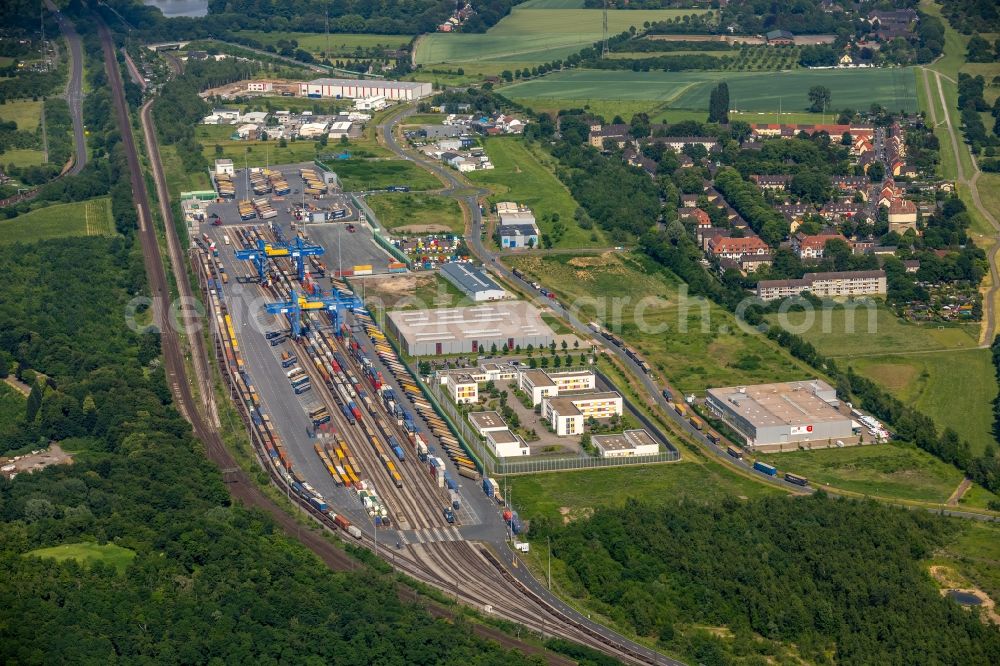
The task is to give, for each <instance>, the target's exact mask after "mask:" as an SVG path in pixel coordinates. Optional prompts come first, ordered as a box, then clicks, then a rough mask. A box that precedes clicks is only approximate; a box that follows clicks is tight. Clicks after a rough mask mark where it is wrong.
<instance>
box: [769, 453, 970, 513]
mask: <svg viewBox="0 0 1000 666" xmlns="http://www.w3.org/2000/svg"><path fill="white" fill-rule="evenodd" d="M758 457H759V458H761V459H763V460H765V461H767V462H769V463H771V464H772V465H774V466H776V467H777V468H778V469H779V470H780V471H781V472H782V473H784V472H792V473H794V474H801V475H802V476H805V477H807V478H808V479H809V482H810V484H811V485H812V486H813V487H815V488H822V487H823V486H825V485H829V486H833V487H835V488H843V489H844V490H851V491H854V492H857V493H865V494H871V495H877V496H879V497H898V498H900V499H908V500H921V501H926V502H939V503H942V504H943V503H944V502H945V501H946V500H947V499H948V497H950V496H951V494H952V492H954V490H955V488H956V487H958V484H959V483H961V482H962V478H963V475H962V473H961V472H960V471H958V470H957V469H955V468H954V467H953V466H951V465H949V464H947V463H944V462H941V461H940V460H938V459H937V458H935V457H934V456H932V455H931V454H929V453H927V452H925V451H921V450H920V449H918V448H916V447H915V446H909V445H904V444H899V445H896V444H883V445H877V446H854V447H847V448H843V449H823V450H818V451H793V452H788V453H778V454H770V455H760V456H758Z"/></svg>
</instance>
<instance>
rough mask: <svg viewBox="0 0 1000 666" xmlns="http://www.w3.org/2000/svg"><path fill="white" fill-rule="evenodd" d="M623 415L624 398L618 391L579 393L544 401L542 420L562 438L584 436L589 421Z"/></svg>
mask: <svg viewBox="0 0 1000 666" xmlns="http://www.w3.org/2000/svg"><path fill="white" fill-rule="evenodd" d="M621 413H622V397H621V395H619V394H618V392H616V391H606V392H601V393H579V394H576V395H565V396H555V397H549V398H544V399H543V400H542V418H544V419H547V420H548V421H549V423H550V424H551V425H552V429H553V430H555V432H556V435H559V436H560V437H566V436H569V435H581V434H583V426H584V423H585V422H586V420H587V419H590V418H594V419H609V418H611V417H612V416H616V415H618V416H620V415H621Z"/></svg>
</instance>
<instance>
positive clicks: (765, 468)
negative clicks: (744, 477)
mask: <svg viewBox="0 0 1000 666" xmlns="http://www.w3.org/2000/svg"><path fill="white" fill-rule="evenodd" d="M753 468H754V469H755V470H757V471H758V472H763V473H764V474H767V475H768V476H777V475H778V469H777V468H776V467H775V466H774V465H768V464H767V463H766V462H763V461H760V460H757V461H755V462H754V464H753Z"/></svg>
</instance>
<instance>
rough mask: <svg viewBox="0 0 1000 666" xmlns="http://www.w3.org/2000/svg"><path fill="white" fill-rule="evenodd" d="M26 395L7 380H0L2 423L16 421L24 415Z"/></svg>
mask: <svg viewBox="0 0 1000 666" xmlns="http://www.w3.org/2000/svg"><path fill="white" fill-rule="evenodd" d="M25 402H26V401H25V397H24V396H23V395H21V393H19V392H18V391H15V390H14V389H13V388H11V387H10V385H8V384H7V383H6V382H0V424H8V423H14V421H15V420H17V419H19V418H21V417H23V416H24V406H25Z"/></svg>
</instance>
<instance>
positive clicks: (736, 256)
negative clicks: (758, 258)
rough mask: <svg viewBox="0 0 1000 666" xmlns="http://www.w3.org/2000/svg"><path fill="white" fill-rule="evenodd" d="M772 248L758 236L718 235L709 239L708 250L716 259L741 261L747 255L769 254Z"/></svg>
mask: <svg viewBox="0 0 1000 666" xmlns="http://www.w3.org/2000/svg"><path fill="white" fill-rule="evenodd" d="M770 250H771V248H769V247H768V246H767V243H765V242H764V241H762V240H761V239H760V238H759V237H758V236H744V237H742V238H731V237H725V236H718V237H715V238H711V239H709V240H708V251H709V252H711V253H712V256H714V257H715V258H716V259H732V260H733V261H740V259H742V258H743V257H744V256H745V255H752V254H769V253H770Z"/></svg>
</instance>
